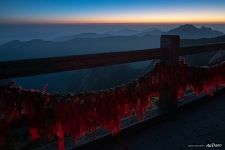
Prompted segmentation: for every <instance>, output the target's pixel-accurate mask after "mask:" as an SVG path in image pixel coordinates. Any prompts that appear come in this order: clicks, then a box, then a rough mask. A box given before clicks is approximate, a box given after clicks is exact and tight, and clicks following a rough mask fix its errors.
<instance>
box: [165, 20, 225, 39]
mask: <svg viewBox="0 0 225 150" xmlns="http://www.w3.org/2000/svg"><path fill="white" fill-rule="evenodd" d="M167 34H169V35H180V37H181V38H183V39H184V38H185V39H199V38H212V37H217V36H222V35H224V33H223V32H220V31H216V30H213V29H211V28H209V27H205V26H202V27H201V28H198V27H196V26H194V25H192V24H185V25H181V26H179V27H177V28H175V29H172V30H170V31H168V32H167Z"/></svg>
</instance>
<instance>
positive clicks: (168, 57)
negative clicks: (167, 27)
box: [159, 35, 180, 112]
mask: <svg viewBox="0 0 225 150" xmlns="http://www.w3.org/2000/svg"><path fill="white" fill-rule="evenodd" d="M160 46H161V48H166V49H164V50H161V60H160V63H161V65H163V66H169V67H170V66H176V65H177V64H178V63H179V49H180V37H179V36H178V35H162V36H161V39H160ZM171 80H173V77H172V78H171ZM174 85H175V84H174ZM169 86H171V85H168V84H167V83H164V86H163V88H162V91H161V93H160V98H159V106H160V109H162V110H163V111H169V112H171V111H174V110H176V108H177V99H176V94H177V88H176V87H169ZM169 89H170V90H169ZM169 92H170V93H169Z"/></svg>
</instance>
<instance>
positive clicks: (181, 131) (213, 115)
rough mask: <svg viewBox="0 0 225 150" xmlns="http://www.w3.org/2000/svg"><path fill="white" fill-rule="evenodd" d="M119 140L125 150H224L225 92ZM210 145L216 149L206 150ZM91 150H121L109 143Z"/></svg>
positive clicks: (113, 143) (119, 146)
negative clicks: (125, 147) (123, 144)
mask: <svg viewBox="0 0 225 150" xmlns="http://www.w3.org/2000/svg"><path fill="white" fill-rule="evenodd" d="M122 139H123V142H124V143H125V144H126V145H127V147H128V150H186V149H187V150H192V149H194V150H195V149H199V150H201V149H202V150H203V149H221V150H222V149H224V150H225V92H224V91H223V93H221V92H220V93H218V94H216V95H215V96H213V97H209V98H204V99H203V100H201V101H200V102H197V104H196V103H195V104H190V105H188V106H185V107H183V108H181V109H179V110H178V111H177V112H176V114H175V115H173V116H172V117H169V118H167V119H165V120H163V121H160V122H158V123H156V124H154V125H152V126H150V127H148V128H147V129H144V130H141V131H140V132H138V133H135V134H132V135H129V136H126V137H122ZM213 143H214V144H220V145H217V146H220V147H216V148H215V147H213V148H212V147H210V148H207V147H206V145H207V144H208V146H211V145H212V144H213ZM221 144H222V146H221ZM196 146H198V147H196ZM214 146H215V145H214ZM88 149H89V148H88ZM91 149H96V150H101V149H102V150H122V149H123V148H122V146H121V145H120V144H118V143H117V142H111V143H103V144H102V143H101V144H96V145H94V146H93V147H92V148H91Z"/></svg>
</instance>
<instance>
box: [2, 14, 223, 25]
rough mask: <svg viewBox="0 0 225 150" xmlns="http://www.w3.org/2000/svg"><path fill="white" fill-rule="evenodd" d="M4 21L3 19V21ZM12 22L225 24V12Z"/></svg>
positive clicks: (69, 17) (106, 16)
mask: <svg viewBox="0 0 225 150" xmlns="http://www.w3.org/2000/svg"><path fill="white" fill-rule="evenodd" d="M2 22H3V21H2ZM2 22H0V23H2ZM5 22H10V23H36V24H39V23H40V24H41V23H43V24H82V23H85V24H88V23H89V24H95V23H96V24H97V23H106V24H107V23H108V24H110V23H112V24H113V23H118V24H122V23H124V24H126V23H128V24H129V23H133V24H135V23H136V24H139V23H143V24H184V23H193V24H225V13H210V12H205V13H204V14H203V13H197V12H192V13H182V12H181V13H165V12H164V13H163V12H162V13H160V14H159V13H157V14H154V13H149V14H148V13H139V14H138V13H133V14H132V13H131V14H129V15H128V14H108V15H107V14H104V16H102V15H99V16H94V17H90V16H89V17H75V16H64V17H52V18H30V19H29V18H20V19H18V18H17V19H11V20H5Z"/></svg>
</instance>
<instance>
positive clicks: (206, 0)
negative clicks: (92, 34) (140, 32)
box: [0, 0, 225, 24]
mask: <svg viewBox="0 0 225 150" xmlns="http://www.w3.org/2000/svg"><path fill="white" fill-rule="evenodd" d="M5 23H6V24H7V23H9V24H11V23H12V24H14V23H25V24H29V23H36V24H39V23H47V24H48V23H54V24H55V23H59V24H61V23H62V24H64V23H65V24H67V23H68V24H70V23H222V24H223V23H225V0H0V24H5Z"/></svg>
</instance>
